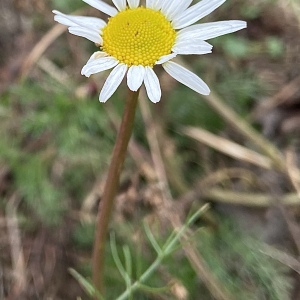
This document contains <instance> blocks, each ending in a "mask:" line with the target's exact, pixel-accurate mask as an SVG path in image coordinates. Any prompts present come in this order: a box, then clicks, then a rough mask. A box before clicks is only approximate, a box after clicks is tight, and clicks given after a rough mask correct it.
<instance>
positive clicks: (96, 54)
mask: <svg viewBox="0 0 300 300" xmlns="http://www.w3.org/2000/svg"><path fill="white" fill-rule="evenodd" d="M107 56H109V55H108V54H107V53H105V52H103V51H96V52H94V53H93V54H92V55H91V57H90V58H89V60H88V61H87V63H86V65H87V64H88V63H90V62H93V61H95V60H96V59H98V58H100V57H107Z"/></svg>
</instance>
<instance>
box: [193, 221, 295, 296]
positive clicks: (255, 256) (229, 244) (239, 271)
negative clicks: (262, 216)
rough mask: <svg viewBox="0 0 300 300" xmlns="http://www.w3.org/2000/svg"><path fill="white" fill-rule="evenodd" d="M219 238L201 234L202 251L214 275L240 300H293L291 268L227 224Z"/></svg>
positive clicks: (222, 223) (200, 245) (261, 244)
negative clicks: (290, 299) (291, 295)
mask: <svg viewBox="0 0 300 300" xmlns="http://www.w3.org/2000/svg"><path fill="white" fill-rule="evenodd" d="M220 224H221V225H220V228H219V231H218V232H217V234H215V233H212V232H209V231H201V232H199V235H198V236H199V241H200V242H199V247H200V249H201V250H200V251H201V253H202V255H203V256H204V258H205V261H206V262H207V263H208V264H209V266H210V268H211V270H212V272H213V273H214V274H215V276H217V277H218V278H219V280H220V281H221V282H222V283H223V284H224V285H225V286H226V287H227V288H228V289H229V290H230V291H231V292H232V294H233V295H235V296H236V297H237V298H238V299H239V298H242V299H253V300H254V299H268V300H284V299H289V292H290V287H291V286H290V282H289V280H288V278H287V276H286V275H287V268H285V267H284V266H283V265H281V264H280V263H278V262H277V261H275V260H273V259H272V258H270V257H268V256H266V255H264V254H263V253H262V252H261V251H260V250H262V249H264V243H263V242H261V241H259V240H257V239H254V238H251V237H249V236H247V235H245V234H243V233H242V232H240V231H239V230H238V229H237V228H238V227H237V226H236V224H234V223H231V222H228V220H227V221H226V220H223V221H221V222H220Z"/></svg>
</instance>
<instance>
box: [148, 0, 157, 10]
mask: <svg viewBox="0 0 300 300" xmlns="http://www.w3.org/2000/svg"><path fill="white" fill-rule="evenodd" d="M155 3H156V0H146V7H147V8H152V9H153V8H154V6H155Z"/></svg>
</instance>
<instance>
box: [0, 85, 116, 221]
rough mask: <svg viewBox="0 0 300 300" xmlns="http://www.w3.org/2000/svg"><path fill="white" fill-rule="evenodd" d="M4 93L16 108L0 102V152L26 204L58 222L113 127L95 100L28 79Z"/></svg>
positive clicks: (97, 167)
mask: <svg viewBox="0 0 300 300" xmlns="http://www.w3.org/2000/svg"><path fill="white" fill-rule="evenodd" d="M9 96H10V97H11V99H14V103H15V105H17V106H18V110H19V112H20V113H16V110H15V109H13V106H12V105H11V103H10V102H5V101H4V102H3V109H6V110H7V114H6V115H5V117H3V118H2V119H1V125H2V126H1V136H2V139H1V141H0V157H1V158H2V160H3V161H5V163H6V164H7V165H8V166H9V167H10V168H11V170H12V173H13V174H12V176H13V178H14V184H15V188H16V189H17V190H18V192H19V193H20V195H21V196H22V197H23V198H24V201H25V203H26V205H27V206H28V207H30V208H31V209H32V210H33V211H34V213H35V214H36V216H37V217H38V218H39V219H40V220H41V221H42V222H44V223H45V224H48V225H52V226H53V225H59V224H60V221H61V218H62V216H63V214H64V212H65V209H66V207H67V204H68V203H67V202H66V199H68V197H70V196H71V197H73V199H75V200H81V199H82V198H81V197H82V196H83V194H84V193H85V192H84V191H87V189H88V188H89V187H90V185H91V183H90V182H92V181H94V178H95V174H99V173H100V172H101V168H102V167H105V166H106V163H107V157H108V156H109V155H110V151H111V148H112V144H111V140H112V139H113V135H114V132H113V131H109V130H107V123H108V121H107V118H106V114H105V113H104V112H103V109H101V107H100V105H99V103H98V102H97V101H90V100H88V99H86V100H78V99H76V100H74V98H73V96H71V94H68V93H67V92H63V91H61V90H54V89H52V90H50V89H48V88H46V87H43V86H40V85H36V84H34V83H32V82H27V83H25V84H24V85H21V86H18V87H12V89H11V93H10V95H9ZM16 125H17V126H16ZM99 149H100V150H101V151H99ZM68 192H69V194H68ZM74 204H75V203H74ZM68 205H69V204H68Z"/></svg>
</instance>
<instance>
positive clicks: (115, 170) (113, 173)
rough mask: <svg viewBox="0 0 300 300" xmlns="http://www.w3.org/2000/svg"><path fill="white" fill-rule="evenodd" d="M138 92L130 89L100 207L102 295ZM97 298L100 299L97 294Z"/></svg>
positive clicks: (96, 273)
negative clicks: (112, 222) (109, 235)
mask: <svg viewBox="0 0 300 300" xmlns="http://www.w3.org/2000/svg"><path fill="white" fill-rule="evenodd" d="M138 94H139V92H138V91H137V92H132V91H129V93H128V96H127V99H126V104H125V109H124V114H123V118H122V122H121V125H120V128H119V132H118V135H117V139H116V144H115V147H114V150H113V154H112V160H111V164H110V167H109V170H108V176H107V180H106V184H105V187H104V192H103V195H102V198H101V201H100V204H99V208H98V214H97V220H96V232H95V240H94V249H93V258H92V266H93V283H94V286H95V288H96V290H98V291H99V292H100V294H101V295H102V296H104V256H105V242H106V237H107V231H108V225H109V220H110V216H111V212H112V209H113V204H114V198H115V196H116V193H117V189H118V185H119V179H120V174H121V170H122V166H123V163H124V160H125V156H126V152H127V147H128V143H129V140H130V136H131V133H132V129H133V123H134V116H135V111H136V107H137V100H138ZM95 299H98V298H97V296H96V297H95Z"/></svg>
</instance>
